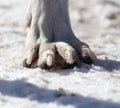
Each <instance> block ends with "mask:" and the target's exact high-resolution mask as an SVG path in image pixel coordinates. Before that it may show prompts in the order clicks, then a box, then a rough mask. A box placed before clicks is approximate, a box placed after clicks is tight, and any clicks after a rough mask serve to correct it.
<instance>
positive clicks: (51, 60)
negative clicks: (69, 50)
mask: <svg viewBox="0 0 120 108" xmlns="http://www.w3.org/2000/svg"><path fill="white" fill-rule="evenodd" d="M46 64H47V66H49V67H50V66H52V64H53V57H52V55H48V57H47V59H46Z"/></svg>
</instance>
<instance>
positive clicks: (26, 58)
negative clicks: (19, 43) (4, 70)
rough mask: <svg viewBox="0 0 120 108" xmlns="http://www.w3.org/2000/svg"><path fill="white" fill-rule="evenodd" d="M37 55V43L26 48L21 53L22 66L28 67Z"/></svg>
mask: <svg viewBox="0 0 120 108" xmlns="http://www.w3.org/2000/svg"><path fill="white" fill-rule="evenodd" d="M37 56H38V45H36V46H33V47H29V48H26V50H25V52H24V55H23V60H22V65H23V66H24V67H27V68H30V67H31V66H32V64H33V62H34V61H35V60H36V59H37Z"/></svg>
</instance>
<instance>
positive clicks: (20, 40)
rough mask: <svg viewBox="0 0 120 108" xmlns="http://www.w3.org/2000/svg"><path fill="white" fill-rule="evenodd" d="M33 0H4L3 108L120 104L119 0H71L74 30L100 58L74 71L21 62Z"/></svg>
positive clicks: (0, 0) (0, 30)
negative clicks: (29, 4) (30, 0)
mask: <svg viewBox="0 0 120 108" xmlns="http://www.w3.org/2000/svg"><path fill="white" fill-rule="evenodd" d="M27 2H28V0H0V108H120V45H119V44H120V1H119V0H70V16H71V22H72V27H73V30H74V32H75V34H76V36H78V37H79V38H80V39H81V40H82V41H85V42H86V43H88V44H89V45H90V47H91V48H92V50H93V51H94V52H95V53H96V55H97V57H98V59H99V60H97V61H96V62H95V64H94V65H92V66H89V65H85V64H83V65H82V66H81V68H79V69H78V68H74V69H71V70H54V71H43V70H41V69H39V68H37V69H27V68H24V67H22V66H21V65H20V61H21V55H22V52H23V48H24V40H25V36H24V34H23V22H24V14H25V10H26V4H27Z"/></svg>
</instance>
